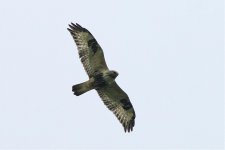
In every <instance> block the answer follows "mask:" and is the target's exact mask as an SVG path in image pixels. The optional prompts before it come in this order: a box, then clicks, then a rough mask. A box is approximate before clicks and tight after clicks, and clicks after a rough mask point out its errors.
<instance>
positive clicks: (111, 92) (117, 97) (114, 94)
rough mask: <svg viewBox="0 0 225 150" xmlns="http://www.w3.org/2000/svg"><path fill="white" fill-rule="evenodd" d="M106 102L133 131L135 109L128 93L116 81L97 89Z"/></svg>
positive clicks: (125, 126)
mask: <svg viewBox="0 0 225 150" xmlns="http://www.w3.org/2000/svg"><path fill="white" fill-rule="evenodd" d="M96 90H97V92H98V94H99V96H100V97H101V99H102V100H103V102H104V104H105V105H106V106H107V107H108V109H109V110H111V111H112V112H113V113H114V114H115V116H116V117H117V119H118V120H119V121H120V123H121V124H122V125H123V127H124V131H125V132H126V131H128V132H130V131H132V130H133V127H134V125H135V117H136V116H135V111H134V108H133V106H132V104H131V102H130V100H129V97H128V96H127V94H126V93H125V92H124V91H123V90H122V89H121V88H120V87H119V86H118V85H117V83H116V82H114V83H112V84H111V85H109V86H106V87H104V88H99V89H96Z"/></svg>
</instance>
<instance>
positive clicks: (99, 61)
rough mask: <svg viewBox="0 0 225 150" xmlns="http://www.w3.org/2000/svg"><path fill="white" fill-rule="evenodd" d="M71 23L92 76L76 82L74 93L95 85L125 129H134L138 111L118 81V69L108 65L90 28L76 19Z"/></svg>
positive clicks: (84, 64) (83, 58)
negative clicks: (115, 69)
mask: <svg viewBox="0 0 225 150" xmlns="http://www.w3.org/2000/svg"><path fill="white" fill-rule="evenodd" d="M69 27H70V28H68V31H69V32H70V33H71V35H72V37H73V39H74V41H75V43H76V45H77V48H78V53H79V57H80V59H81V62H82V64H83V66H84V69H85V71H86V72H87V74H88V76H89V80H88V81H86V82H83V83H80V84H77V85H74V86H73V88H72V90H73V92H74V94H75V95H77V96H78V95H81V94H83V93H85V92H87V91H89V90H92V89H95V90H96V91H97V93H98V94H99V96H100V97H101V99H102V101H103V102H104V104H105V105H106V106H107V107H108V109H109V110H111V111H112V112H113V113H114V114H115V115H116V117H117V118H118V120H119V121H120V122H121V124H122V125H123V127H124V130H125V132H126V131H128V132H130V131H132V130H133V127H134V123H135V112H134V109H133V106H132V104H131V102H130V99H129V97H128V96H127V94H126V93H125V92H124V91H123V90H122V89H121V88H120V87H119V86H118V85H117V83H116V82H115V78H116V77H117V76H118V73H117V72H116V71H112V70H109V69H108V67H107V65H106V62H105V58H104V54H103V50H102V48H101V47H100V45H99V44H98V42H97V41H96V39H95V38H94V36H93V35H92V34H91V33H90V32H89V31H88V30H87V29H85V28H83V27H81V26H80V25H79V24H73V23H71V24H70V25H69Z"/></svg>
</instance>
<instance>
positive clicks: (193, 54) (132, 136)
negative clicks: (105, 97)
mask: <svg viewBox="0 0 225 150" xmlns="http://www.w3.org/2000/svg"><path fill="white" fill-rule="evenodd" d="M70 22H74V23H76V22H77V23H79V24H81V25H82V26H84V27H86V28H87V29H88V30H89V31H90V32H91V33H92V34H93V35H94V36H95V38H96V39H97V41H98V42H99V44H100V45H101V47H102V48H103V50H104V54H105V58H106V61H107V64H108V66H109V68H110V69H113V70H117V71H118V72H119V76H118V77H117V79H116V81H117V83H118V84H119V85H120V86H121V87H122V88H123V89H124V91H126V93H127V94H128V95H129V97H130V99H131V102H132V104H133V106H134V108H135V111H136V116H137V117H136V125H135V127H134V131H133V132H132V133H129V134H128V133H124V131H123V127H122V125H121V124H120V123H119V121H118V120H117V119H116V117H115V116H114V115H113V113H111V112H110V111H109V110H108V109H107V108H106V107H105V106H104V105H103V102H102V101H101V100H100V98H99V96H98V95H97V93H96V92H95V91H90V92H88V93H86V94H84V95H82V96H79V97H76V96H74V95H73V93H72V91H71V90H72V85H74V84H77V83H80V82H83V81H85V80H87V79H88V77H87V75H86V73H85V71H84V69H83V67H82V65H81V63H80V60H79V57H78V53H77V48H76V46H75V43H74V41H73V40H72V37H71V35H70V34H69V32H68V31H67V30H66V28H67V27H68V24H69V23H70ZM0 41H1V44H0V83H1V84H0V91H1V94H0V149H138V150H139V149H150V150H151V149H152V150H153V149H166V150H171V149H213V150H216V149H223V146H224V2H223V0H148V1H147V0H140V1H130V0H124V1H121V0H114V1H103V0H95V1H91V0H89V1H88V0H66V1H57V0H48V1H44V0H40V1H28V0H20V1H16V0H7V1H6V0H1V1H0Z"/></svg>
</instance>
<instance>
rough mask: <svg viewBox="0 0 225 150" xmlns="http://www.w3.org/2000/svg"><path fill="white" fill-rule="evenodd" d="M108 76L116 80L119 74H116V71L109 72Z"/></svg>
mask: <svg viewBox="0 0 225 150" xmlns="http://www.w3.org/2000/svg"><path fill="white" fill-rule="evenodd" d="M108 75H109V76H110V77H111V78H113V79H115V78H116V77H117V76H118V75H119V73H118V72H116V71H114V70H110V71H109V72H108Z"/></svg>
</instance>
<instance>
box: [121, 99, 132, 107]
mask: <svg viewBox="0 0 225 150" xmlns="http://www.w3.org/2000/svg"><path fill="white" fill-rule="evenodd" d="M120 102H121V103H122V104H123V106H122V107H123V109H125V110H128V109H130V108H132V104H131V103H130V101H129V100H128V99H121V100H120Z"/></svg>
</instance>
